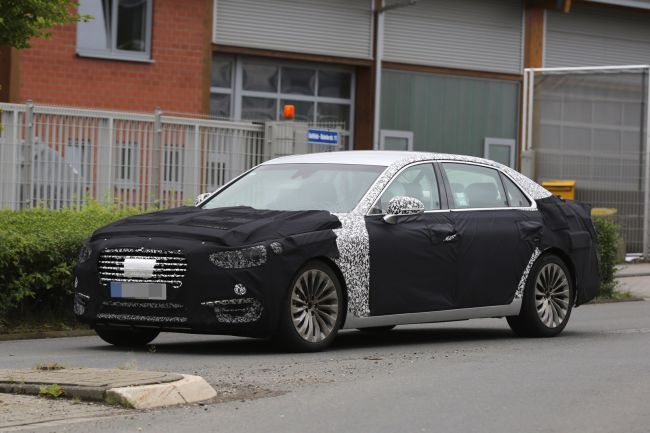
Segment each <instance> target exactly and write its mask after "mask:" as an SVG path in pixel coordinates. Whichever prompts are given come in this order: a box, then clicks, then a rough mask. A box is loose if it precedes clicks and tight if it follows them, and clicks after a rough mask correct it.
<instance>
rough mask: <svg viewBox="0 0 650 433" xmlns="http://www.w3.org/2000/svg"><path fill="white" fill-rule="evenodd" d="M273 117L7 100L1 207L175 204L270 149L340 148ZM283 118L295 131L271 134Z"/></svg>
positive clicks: (1, 120)
mask: <svg viewBox="0 0 650 433" xmlns="http://www.w3.org/2000/svg"><path fill="white" fill-rule="evenodd" d="M271 123H273V124H277V126H276V127H275V129H269V124H268V123H267V124H266V125H265V124H263V123H254V122H246V121H226V120H213V119H206V118H194V117H180V116H167V115H165V114H164V113H162V112H161V111H160V110H159V109H157V110H156V111H155V112H153V113H131V112H120V111H105V110H89V109H79V108H71V107H56V106H41V105H33V104H32V103H31V102H28V103H27V104H24V105H23V104H0V125H1V130H0V208H10V209H24V208H29V207H34V206H45V207H47V208H51V209H59V208H63V207H79V206H82V205H83V204H84V203H86V202H87V201H88V200H96V201H98V202H100V203H106V204H114V205H116V206H118V207H137V208H140V209H147V208H168V207H173V206H179V205H183V204H189V203H191V202H192V201H193V199H194V197H195V196H196V195H197V194H199V193H201V192H207V191H213V190H215V189H217V188H218V187H220V186H222V185H223V184H224V183H226V182H228V181H229V180H231V179H232V178H234V177H236V176H237V175H239V174H240V173H242V172H243V171H245V170H248V169H250V168H252V167H254V166H255V165H257V164H260V163H261V162H263V161H265V160H267V159H270V158H274V157H276V156H281V155H283V154H287V153H289V154H290V153H310V152H322V151H330V150H335V149H336V147H333V146H325V145H314V144H309V145H307V144H306V138H305V140H304V142H303V140H301V139H300V138H301V137H302V136H301V135H299V134H296V133H295V132H294V131H293V130H294V129H300V127H305V126H304V125H301V124H299V123H295V124H294V123H293V122H287V123H286V124H284V123H283V122H271ZM280 127H281V128H282V129H288V132H286V133H285V134H284V135H286V138H287V139H286V140H283V141H282V142H276V141H274V140H272V139H269V137H266V139H265V134H267V135H268V133H269V130H272V131H277V130H279V128H280Z"/></svg>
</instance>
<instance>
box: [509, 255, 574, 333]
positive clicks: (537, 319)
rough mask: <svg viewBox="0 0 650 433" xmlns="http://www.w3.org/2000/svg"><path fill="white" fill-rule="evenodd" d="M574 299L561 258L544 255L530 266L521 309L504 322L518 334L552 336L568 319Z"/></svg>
mask: <svg viewBox="0 0 650 433" xmlns="http://www.w3.org/2000/svg"><path fill="white" fill-rule="evenodd" d="M574 299H575V296H574V287H573V283H572V281H571V274H570V273H569V270H568V269H567V267H566V265H565V264H564V262H563V261H562V259H560V258H559V257H558V256H556V255H554V254H547V255H544V256H542V257H540V258H539V259H538V260H537V262H535V264H534V265H533V268H532V269H531V273H530V276H529V277H528V281H527V282H526V287H525V289H524V296H523V299H522V303H521V312H520V313H519V315H518V316H511V317H507V320H508V324H509V325H510V328H512V330H513V331H514V332H515V333H516V334H517V335H520V336H522V337H554V336H556V335H558V334H559V333H560V332H562V330H563V329H564V327H565V326H566V324H567V322H568V321H569V316H571V310H572V308H573V300H574Z"/></svg>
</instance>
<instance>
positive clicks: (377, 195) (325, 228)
mask: <svg viewBox="0 0 650 433" xmlns="http://www.w3.org/2000/svg"><path fill="white" fill-rule="evenodd" d="M598 286H599V276H598V259H597V255H596V235H595V232H594V227H593V224H592V222H591V219H590V213H589V209H588V208H587V207H586V206H584V205H582V204H580V203H577V202H571V201H563V200H561V199H559V198H557V197H554V196H552V195H551V194H550V193H549V192H548V191H547V190H546V189H544V188H542V187H541V186H539V185H538V184H536V183H535V182H533V181H531V180H530V179H528V178H526V177H525V176H522V175H521V174H520V173H518V172H516V171H514V170H512V169H510V168H508V167H505V166H503V165H501V164H498V163H495V162H492V161H488V160H484V159H480V158H474V157H467V156H460V155H448V154H435V153H413V152H388V151H383V152H377V151H357V152H332V153H324V154H311V155H300V156H288V157H283V158H278V159H274V160H271V161H268V162H265V163H263V164H261V165H259V166H257V167H255V168H253V169H252V170H250V171H248V172H246V173H244V174H243V175H241V176H239V177H238V178H236V179H234V180H233V181H231V182H230V183H228V184H226V185H225V186H224V187H222V188H221V189H219V190H218V191H216V192H214V193H212V194H208V195H206V196H203V197H202V199H201V200H200V201H199V202H198V203H197V205H196V206H194V207H181V208H176V209H170V210H165V211H160V212H155V213H149V214H144V215H139V216H134V217H130V218H126V219H123V220H121V221H118V222H115V223H113V224H110V225H108V226H106V227H104V228H101V229H99V230H97V231H96V232H95V233H94V234H93V236H92V237H91V238H90V239H89V240H88V241H87V242H86V243H85V245H84V246H83V248H82V250H81V253H80V256H79V264H78V266H77V269H76V279H75V305H74V311H75V313H76V315H77V317H78V318H79V320H80V321H82V322H84V323H87V324H90V325H91V326H92V327H93V328H94V329H95V330H96V331H97V334H98V335H99V336H100V337H101V338H103V339H104V340H105V341H107V342H109V343H112V344H115V345H126V346H131V345H143V344H147V343H149V342H150V341H152V340H153V339H154V338H155V337H156V336H157V335H158V333H159V332H161V331H163V332H188V333H205V334H227V335H241V336H253V337H264V338H266V337H274V338H277V340H278V341H280V342H282V343H283V344H284V345H285V346H286V347H288V348H290V349H292V350H301V351H314V350H320V349H323V348H325V347H327V346H328V345H329V344H330V343H331V342H332V341H333V340H334V338H335V336H336V334H337V332H338V331H339V330H340V329H342V328H357V329H362V330H365V331H373V332H382V331H384V332H385V331H388V330H390V329H391V328H392V327H394V326H395V325H403V324H413V323H429V322H442V321H452V320H462V319H473V318H483V317H505V318H506V319H507V322H508V324H509V325H510V327H511V328H512V329H513V330H514V331H515V332H516V333H517V334H519V335H522V336H532V337H549V336H554V335H557V334H559V333H560V332H561V331H562V329H564V327H565V326H566V324H567V321H568V320H569V316H570V315H571V310H572V308H573V307H574V306H576V305H580V304H582V303H585V302H587V301H589V300H590V299H592V298H593V297H594V296H595V294H596V293H597V290H598Z"/></svg>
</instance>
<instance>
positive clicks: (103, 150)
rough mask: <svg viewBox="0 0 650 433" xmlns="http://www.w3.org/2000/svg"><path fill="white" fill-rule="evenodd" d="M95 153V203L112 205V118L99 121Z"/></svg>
mask: <svg viewBox="0 0 650 433" xmlns="http://www.w3.org/2000/svg"><path fill="white" fill-rule="evenodd" d="M99 124H100V125H101V126H100V130H99V134H98V137H99V142H98V143H97V146H96V149H97V150H96V151H97V156H98V157H97V165H98V166H97V191H98V193H97V201H99V202H100V203H104V204H108V205H113V204H114V203H115V200H114V198H113V173H114V171H115V168H114V167H113V141H114V138H113V117H112V116H109V117H106V118H103V119H100V120H99Z"/></svg>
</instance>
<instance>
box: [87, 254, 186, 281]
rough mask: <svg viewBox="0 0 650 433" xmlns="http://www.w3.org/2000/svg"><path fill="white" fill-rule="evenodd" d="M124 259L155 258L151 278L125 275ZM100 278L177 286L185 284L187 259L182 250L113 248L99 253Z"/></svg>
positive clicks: (102, 279)
mask: <svg viewBox="0 0 650 433" xmlns="http://www.w3.org/2000/svg"><path fill="white" fill-rule="evenodd" d="M124 259H155V260H156V265H155V266H154V270H153V276H152V277H151V278H132V277H125V276H124ZM98 270H99V280H100V281H101V283H102V284H110V282H111V281H128V282H135V283H138V282H140V283H166V284H169V285H171V286H173V287H175V288H178V287H180V286H181V285H182V284H183V277H185V272H186V271H187V259H186V258H185V256H184V255H183V253H181V252H180V251H169V250H150V249H146V248H112V249H105V250H103V251H102V252H101V253H100V254H99V262H98Z"/></svg>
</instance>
